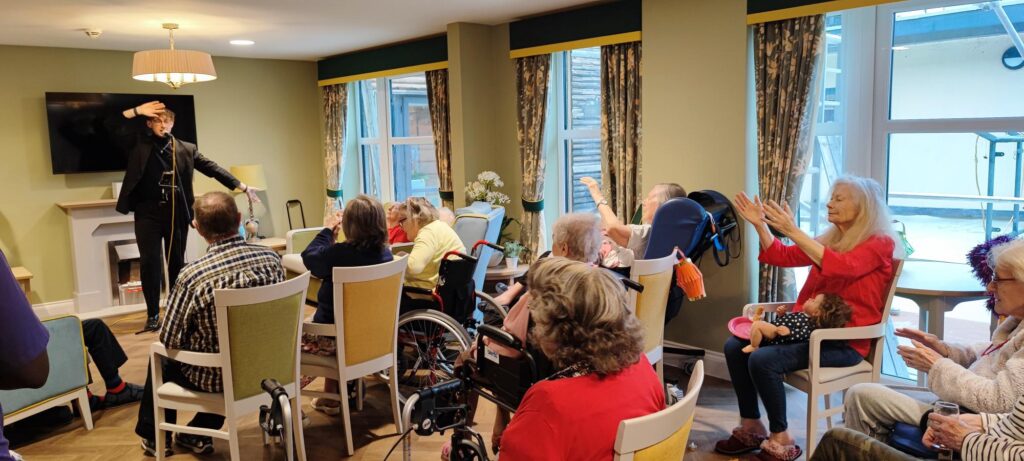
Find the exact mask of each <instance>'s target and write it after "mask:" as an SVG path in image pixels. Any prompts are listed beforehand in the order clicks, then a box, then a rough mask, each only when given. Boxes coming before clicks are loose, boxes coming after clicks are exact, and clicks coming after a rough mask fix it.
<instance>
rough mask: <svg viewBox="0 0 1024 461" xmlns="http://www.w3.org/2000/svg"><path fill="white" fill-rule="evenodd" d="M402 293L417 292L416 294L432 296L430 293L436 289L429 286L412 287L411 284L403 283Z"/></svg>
mask: <svg viewBox="0 0 1024 461" xmlns="http://www.w3.org/2000/svg"><path fill="white" fill-rule="evenodd" d="M402 293H415V294H420V295H427V296H430V295H432V294H434V291H433V290H430V289H428V288H420V287H411V286H408V285H402Z"/></svg>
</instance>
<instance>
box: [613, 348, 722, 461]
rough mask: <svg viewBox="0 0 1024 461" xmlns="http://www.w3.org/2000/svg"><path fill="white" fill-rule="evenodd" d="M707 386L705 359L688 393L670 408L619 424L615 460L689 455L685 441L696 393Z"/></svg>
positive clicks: (674, 459) (646, 460)
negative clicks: (703, 386)
mask: <svg viewBox="0 0 1024 461" xmlns="http://www.w3.org/2000/svg"><path fill="white" fill-rule="evenodd" d="M702 385H704V361H703V360H698V361H697V364H696V365H695V366H694V367H693V374H691V375H690V383H689V384H687V385H686V395H685V396H684V397H683V398H682V400H680V401H678V402H676V403H675V404H673V405H672V406H671V407H668V408H666V409H664V410H661V411H659V412H657V413H653V414H650V415H647V416H641V417H639V418H633V419H627V420H625V421H623V422H621V423H619V432H618V434H617V435H616V436H615V460H616V461H668V460H672V461H678V460H682V459H683V456H685V455H686V442H687V441H688V440H689V438H690V430H691V429H692V428H693V416H694V414H695V413H696V412H697V396H698V394H700V388H701V386H702Z"/></svg>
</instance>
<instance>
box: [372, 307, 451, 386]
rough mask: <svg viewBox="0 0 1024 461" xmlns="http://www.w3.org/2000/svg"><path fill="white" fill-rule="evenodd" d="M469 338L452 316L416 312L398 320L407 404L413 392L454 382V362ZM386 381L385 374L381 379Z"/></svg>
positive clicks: (401, 379) (401, 377) (400, 382)
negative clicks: (449, 381) (442, 383)
mask: <svg viewBox="0 0 1024 461" xmlns="http://www.w3.org/2000/svg"><path fill="white" fill-rule="evenodd" d="M469 344H470V338H469V334H468V333H467V332H466V330H465V329H463V328H462V326H460V325H459V324H458V322H456V321H455V319H453V318H451V317H450V316H448V315H446V314H444V313H442V312H438V311H435V310H417V311H412V312H409V313H407V314H404V315H402V316H401V317H400V318H399V319H398V348H397V354H398V357H397V364H398V394H399V399H401V401H402V402H405V399H406V397H408V396H409V395H412V394H413V393H414V392H416V391H418V390H420V389H422V388H424V387H430V386H433V385H435V384H438V383H440V382H443V381H447V380H449V379H453V378H455V359H456V358H458V357H459V354H461V353H462V352H463V351H465V350H466V349H468V348H469ZM381 378H383V379H387V375H386V373H385V374H383V375H382V376H381Z"/></svg>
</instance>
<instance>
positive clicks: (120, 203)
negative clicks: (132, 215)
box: [115, 117, 239, 214]
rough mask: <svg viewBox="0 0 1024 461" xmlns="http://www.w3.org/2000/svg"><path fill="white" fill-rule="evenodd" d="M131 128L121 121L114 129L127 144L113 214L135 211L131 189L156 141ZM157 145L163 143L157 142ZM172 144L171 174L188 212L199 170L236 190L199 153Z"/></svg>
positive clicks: (233, 181)
mask: <svg viewBox="0 0 1024 461" xmlns="http://www.w3.org/2000/svg"><path fill="white" fill-rule="evenodd" d="M132 125H134V124H133V123H131V122H130V121H129V120H126V119H124V118H123V117H122V118H121V120H120V126H118V127H116V128H115V131H116V132H117V133H118V135H119V136H118V138H120V140H121V142H124V143H127V144H128V147H127V149H126V150H127V151H128V166H127V167H126V168H125V172H124V182H123V183H122V184H121V195H120V196H118V197H117V211H118V212H120V213H122V214H128V212H132V211H135V206H136V205H137V204H138V200H137V197H136V195H137V194H134V192H135V188H136V187H137V186H138V185H139V182H140V181H141V180H142V176H143V173H144V172H145V171H146V162H148V161H149V159H150V157H151V156H152V154H153V148H154V144H155V141H157V140H156V139H155V138H154V137H153V136H150V135H149V133H148V132H146V131H145V130H141V132H140V130H138V129H134V128H135V127H134V126H132ZM160 142H163V141H162V140H160ZM174 144H175V149H174V155H175V157H176V158H177V168H176V169H175V170H176V171H177V175H178V178H179V184H180V185H181V189H182V192H184V195H185V202H186V205H187V206H188V208H189V209H191V208H192V203H193V202H195V196H194V195H193V193H192V178H193V176H194V171H195V170H199V172H200V173H202V174H204V175H206V176H209V177H211V178H213V179H216V180H217V181H218V182H220V183H221V184H223V185H224V187H227V188H228V189H234V188H236V187H238V184H239V181H238V179H236V178H235V177H234V176H232V175H231V173H228V171H227V170H225V169H224V168H221V166H220V165H217V163H216V162H214V161H213V160H210V159H208V158H206V157H205V156H203V154H201V153H199V149H198V148H197V147H196V145H195V144H192V143H190V142H185V141H182V140H180V139H177V140H175V143H174ZM179 198H180V197H179Z"/></svg>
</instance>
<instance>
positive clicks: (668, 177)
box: [642, 0, 757, 351]
mask: <svg viewBox="0 0 1024 461" xmlns="http://www.w3.org/2000/svg"><path fill="white" fill-rule="evenodd" d="M643 8H644V9H643V95H642V96H643V164H642V166H643V182H644V191H647V190H649V189H650V188H651V186H653V185H654V184H656V183H659V182H669V181H672V182H677V183H679V184H681V185H682V186H683V187H685V188H686V190H688V191H691V190H699V189H715V190H718V191H721V192H722V193H724V194H726V195H727V196H729V197H732V196H733V195H735V194H736V193H737V192H739V191H741V190H756V188H755V187H754V183H752V182H751V181H752V170H755V171H756V168H757V164H756V162H754V158H755V156H754V155H753V153H752V152H751V151H750V149H751V148H753V143H752V142H751V140H749V139H748V136H749V134H750V133H752V129H751V126H750V123H749V119H748V116H749V113H748V108H749V107H751V106H750V103H749V102H748V101H749V100H750V99H749V98H750V96H749V94H748V85H749V83H748V82H749V81H750V78H751V77H749V76H748V66H749V64H748V58H747V43H748V42H747V27H746V23H745V20H746V3H745V2H744V1H742V0H714V1H712V0H688V1H685V2H684V1H678V0H644V5H643ZM743 231H744V234H752V232H749V229H748V228H744V229H743ZM747 237H751V236H750V235H747ZM754 245H756V243H754V242H753V241H752V240H750V238H747V242H745V246H744V249H743V257H742V259H741V261H736V262H733V263H732V264H730V265H729V266H728V267H726V268H719V267H718V266H717V265H715V263H714V261H713V259H712V258H711V255H710V254H709V255H707V256H706V258H705V261H704V262H703V264H702V266H701V270H702V272H703V273H704V282H705V286H706V288H707V292H708V295H709V296H708V298H706V299H704V300H701V301H698V302H686V303H684V306H683V311H682V312H681V313H680V314H679V316H678V317H676V319H675V320H674V321H673V322H672V323H670V324H669V325H668V327H667V328H666V331H665V337H666V339H668V340H672V341H677V342H681V343H685V344H690V345H694V346H699V347H704V348H707V349H709V350H712V351H721V350H722V344H724V343H725V340H726V338H727V337H728V335H729V333H728V330H727V329H726V322H727V321H728V320H729V319H730V318H732V317H735V316H736V315H737V314H738V312H739V311H740V308H741V307H742V306H743V305H744V304H745V303H747V302H750V301H751V300H752V297H753V296H755V295H756V293H752V288H751V287H752V286H753V284H754V279H753V278H752V277H753V270H754V263H755V261H756V257H757V254H756V247H755V246H754Z"/></svg>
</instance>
